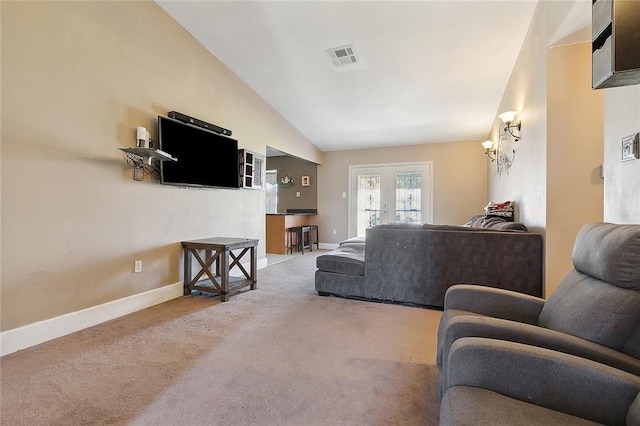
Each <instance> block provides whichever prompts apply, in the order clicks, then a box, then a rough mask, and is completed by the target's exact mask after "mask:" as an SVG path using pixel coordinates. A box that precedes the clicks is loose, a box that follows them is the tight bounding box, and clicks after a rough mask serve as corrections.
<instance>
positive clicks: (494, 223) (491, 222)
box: [464, 215, 528, 232]
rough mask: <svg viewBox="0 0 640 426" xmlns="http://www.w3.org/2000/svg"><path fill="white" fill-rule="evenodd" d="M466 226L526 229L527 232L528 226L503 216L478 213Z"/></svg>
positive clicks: (473, 227) (492, 228)
mask: <svg viewBox="0 0 640 426" xmlns="http://www.w3.org/2000/svg"><path fill="white" fill-rule="evenodd" d="M464 226H466V227H470V228H472V229H477V228H480V229H491V230H496V231H524V232H527V231H528V229H527V227H526V226H525V225H524V224H523V223H521V222H512V221H507V220H506V219H504V218H501V217H494V216H484V215H476V216H473V217H472V218H471V219H469V221H468V222H467V223H465V224H464Z"/></svg>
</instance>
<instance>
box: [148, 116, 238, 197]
mask: <svg viewBox="0 0 640 426" xmlns="http://www.w3.org/2000/svg"><path fill="white" fill-rule="evenodd" d="M158 141H159V144H160V149H161V150H163V151H165V152H167V153H169V154H171V155H173V156H174V157H176V158H177V159H178V161H161V162H160V182H161V183H163V184H165V185H179V186H199V187H222V188H238V187H239V186H240V184H239V169H238V167H239V166H238V141H237V140H235V139H232V138H230V137H228V136H223V135H221V134H218V133H215V132H212V131H210V130H207V129H205V128H202V127H198V126H194V125H192V124H188V123H184V122H182V121H178V120H175V119H173V118H169V117H163V116H158Z"/></svg>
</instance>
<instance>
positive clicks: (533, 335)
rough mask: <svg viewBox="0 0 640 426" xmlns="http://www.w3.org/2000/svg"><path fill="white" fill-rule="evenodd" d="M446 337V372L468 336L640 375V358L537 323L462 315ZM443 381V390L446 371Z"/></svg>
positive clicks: (443, 358) (442, 356) (442, 357)
mask: <svg viewBox="0 0 640 426" xmlns="http://www.w3.org/2000/svg"><path fill="white" fill-rule="evenodd" d="M442 336H443V341H442V342H441V346H440V347H439V348H438V351H439V354H438V356H439V359H440V360H441V363H442V365H441V371H442V372H443V373H446V372H447V371H448V370H449V369H450V368H451V366H450V365H448V358H449V354H450V352H451V350H452V348H453V346H454V344H455V342H457V341H458V340H461V339H464V338H468V337H484V338H490V339H499V340H505V341H510V342H515V343H521V344H526V345H532V346H537V347H540V348H545V349H549V350H554V351H558V352H563V353H566V354H570V355H575V356H579V357H581V358H585V359H590V360H592V361H595V362H598V363H601V364H606V365H609V366H611V367H613V368H616V369H619V370H621V371H626V372H629V373H631V374H634V375H636V376H640V360H638V359H637V358H634V357H632V356H630V355H627V354H624V353H622V352H618V351H616V350H614V349H611V348H608V347H606V346H602V345H599V344H597V343H593V342H590V341H588V340H585V339H582V338H580V337H576V336H572V335H569V334H565V333H561V332H559V331H554V330H549V329H546V328H542V327H537V326H534V325H529V324H522V323H517V322H513V321H507V320H503V319H499V318H490V317H479V316H465V315H459V316H455V317H453V318H451V319H450V320H449V322H448V324H447V325H446V328H445V329H444V330H443V331H442ZM441 382H442V383H441V385H442V389H444V388H446V386H447V385H448V383H446V374H445V375H443V376H441Z"/></svg>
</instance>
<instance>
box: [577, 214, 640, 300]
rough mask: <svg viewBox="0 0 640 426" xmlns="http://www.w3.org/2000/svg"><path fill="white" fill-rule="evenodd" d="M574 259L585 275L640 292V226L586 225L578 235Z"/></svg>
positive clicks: (578, 268) (579, 269)
mask: <svg viewBox="0 0 640 426" xmlns="http://www.w3.org/2000/svg"><path fill="white" fill-rule="evenodd" d="M571 259H572V260H573V265H574V267H575V268H576V269H577V270H578V271H580V272H582V273H584V274H587V275H590V276H592V277H595V278H598V279H599V280H602V281H604V282H607V283H609V284H613V285H615V286H617V287H622V288H628V289H632V290H636V291H640V225H614V224H610V223H593V224H589V225H585V226H583V227H582V229H581V230H580V232H579V233H578V236H577V237H576V242H575V245H574V248H573V254H572V255H571Z"/></svg>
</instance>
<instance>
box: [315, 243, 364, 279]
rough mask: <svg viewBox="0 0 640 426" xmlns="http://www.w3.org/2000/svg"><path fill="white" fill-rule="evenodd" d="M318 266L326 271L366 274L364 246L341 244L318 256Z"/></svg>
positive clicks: (357, 274)
mask: <svg viewBox="0 0 640 426" xmlns="http://www.w3.org/2000/svg"><path fill="white" fill-rule="evenodd" d="M316 267H317V268H318V269H319V270H321V271H325V272H333V273H336V274H345V275H356V276H361V275H364V246H363V247H358V246H352V245H346V246H340V247H338V248H337V249H335V250H332V251H330V252H327V253H325V254H323V255H320V256H318V257H317V258H316Z"/></svg>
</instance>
